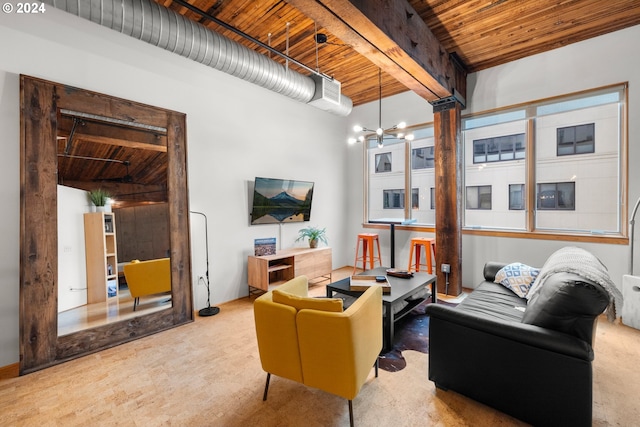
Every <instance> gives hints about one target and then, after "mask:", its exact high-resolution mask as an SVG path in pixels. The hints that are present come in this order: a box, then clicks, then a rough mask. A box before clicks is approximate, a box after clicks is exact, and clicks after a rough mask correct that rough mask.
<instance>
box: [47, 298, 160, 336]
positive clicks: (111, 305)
mask: <svg viewBox="0 0 640 427" xmlns="http://www.w3.org/2000/svg"><path fill="white" fill-rule="evenodd" d="M170 299H171V295H170V294H168V293H167V294H157V295H147V296H144V297H140V303H139V304H138V307H136V311H133V298H132V297H131V294H130V293H129V289H128V288H126V287H125V288H122V289H120V290H119V291H118V296H117V297H112V298H107V300H106V301H104V302H99V303H94V304H85V305H82V306H80V307H76V308H72V309H69V310H65V311H63V312H60V313H58V335H59V336H60V335H67V334H71V333H73V332H77V331H80V330H84V329H89V328H95V327H96V326H101V325H104V324H107V323H112V322H118V321H120V320H127V319H133V318H134V317H137V316H141V315H144V314H149V313H153V312H156V311H159V310H166V309H168V308H171V300H170Z"/></svg>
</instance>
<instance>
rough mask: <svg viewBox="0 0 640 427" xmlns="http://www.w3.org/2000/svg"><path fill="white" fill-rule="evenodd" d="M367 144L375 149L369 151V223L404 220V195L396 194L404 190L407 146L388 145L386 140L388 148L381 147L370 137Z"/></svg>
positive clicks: (399, 144)
mask: <svg viewBox="0 0 640 427" xmlns="http://www.w3.org/2000/svg"><path fill="white" fill-rule="evenodd" d="M372 141H373V142H372ZM367 144H368V146H369V147H373V148H369V149H368V150H367V173H368V176H369V183H368V184H369V185H368V194H367V202H368V206H367V213H368V218H367V220H369V221H376V220H377V221H384V220H388V219H394V220H395V219H400V220H403V219H405V214H404V197H403V196H404V193H402V195H398V194H396V193H395V191H396V190H402V191H404V186H405V177H404V174H405V158H406V156H405V150H406V143H397V144H389V145H387V141H386V140H385V145H384V146H383V147H382V148H378V145H377V142H376V141H375V138H370V139H369V141H368V142H367ZM400 200H402V201H401V202H400ZM401 203H402V204H401Z"/></svg>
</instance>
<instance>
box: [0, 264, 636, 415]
mask: <svg viewBox="0 0 640 427" xmlns="http://www.w3.org/2000/svg"><path fill="white" fill-rule="evenodd" d="M347 274H348V273H347ZM339 277H340V276H338V275H335V276H334V280H337V278H339ZM312 293H313V294H323V293H324V287H323V286H317V287H314V288H313V289H312ZM252 305H253V299H249V298H243V299H240V300H236V301H232V302H229V303H225V304H222V305H220V306H219V307H220V309H221V311H220V313H219V314H218V315H216V316H212V317H206V318H205V317H198V318H197V319H196V321H195V322H193V323H190V324H187V325H184V326H180V327H177V328H174V329H171V330H169V331H165V332H162V333H159V334H155V335H152V336H149V337H145V338H142V339H140V340H137V341H134V342H131V343H127V344H123V345H120V346H117V347H114V348H111V349H107V350H104V351H101V352H99V353H96V354H92V355H89V356H85V357H82V358H80V359H76V360H73V361H70V362H67V363H64V364H61V365H57V366H54V367H51V368H48V369H45V370H42V371H39V372H35V373H32V374H29V375H26V376H23V377H19V378H12V379H7V380H0V426H17V427H18V426H20V427H21V426H36V425H37V426H65V427H67V426H89V425H90V426H116V425H117V426H145V427H147V426H225V427H226V426H231V427H234V426H238V427H240V426H274V427H275V426H346V425H348V424H349V421H348V408H347V403H346V401H345V400H343V399H341V398H339V397H336V396H333V395H330V394H328V393H324V392H322V391H319V390H315V389H311V388H308V387H305V386H303V385H300V384H297V383H294V382H292V381H289V380H285V379H282V378H277V377H274V378H272V380H271V386H270V389H269V398H268V400H267V401H266V402H263V401H262V393H263V390H264V382H265V379H266V374H265V373H264V372H263V371H262V369H261V367H260V360H259V357H258V350H257V345H256V338H255V329H254V324H253V310H252ZM595 342H596V345H595V354H596V358H595V361H594V411H593V425H594V426H597V427H604V426H632V425H638V420H640V405H638V404H637V396H639V395H640V372H639V370H638V369H637V366H638V363H637V362H638V356H639V355H640V331H637V330H635V329H632V328H629V327H627V326H624V325H613V324H610V323H608V322H607V321H606V319H604V318H601V319H600V321H599V324H598V328H597V331H596V340H595ZM404 356H405V358H406V359H407V367H406V368H405V369H403V370H401V371H398V372H393V373H390V372H386V371H380V376H379V377H378V378H374V376H373V372H371V374H370V376H369V379H368V380H367V382H366V383H365V385H364V386H363V388H362V390H361V392H360V394H359V395H358V396H357V397H356V399H355V400H354V403H353V407H354V414H355V422H356V425H358V426H380V425H393V426H394V427H399V426H417V425H420V426H519V425H524V424H522V423H520V422H518V421H517V420H515V419H513V418H511V417H508V416H506V415H504V414H502V413H500V412H497V411H495V410H493V409H491V408H488V407H486V406H484V405H481V404H479V403H477V402H474V401H472V400H470V399H467V398H465V397H463V396H460V395H458V394H456V393H454V392H443V391H441V390H436V389H435V387H434V385H433V383H432V382H430V381H428V379H427V372H428V358H427V355H426V354H422V353H418V352H415V351H405V352H404ZM468 362H469V363H473V355H469V360H468ZM327 368H328V369H330V363H328V367H327ZM479 368H481V367H479ZM525 368H526V367H523V369H525ZM514 375H516V376H517V373H514ZM549 393H550V395H549V398H561V396H554V395H553V390H549Z"/></svg>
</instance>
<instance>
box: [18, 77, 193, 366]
mask: <svg viewBox="0 0 640 427" xmlns="http://www.w3.org/2000/svg"><path fill="white" fill-rule="evenodd" d="M62 108H64V109H69V110H74V111H81V112H86V113H89V114H96V115H101V116H108V117H113V118H118V119H122V120H126V121H139V122H140V123H145V124H149V125H154V126H160V127H164V128H166V129H167V145H168V146H167V157H168V162H169V164H168V172H167V174H168V177H167V190H168V198H169V226H170V240H171V281H172V290H171V297H172V307H171V308H170V309H167V310H162V311H158V312H156V313H151V314H146V315H142V316H139V317H136V318H133V319H130V320H124V321H119V322H115V323H110V324H107V325H103V326H99V327H95V328H91V329H87V330H83V331H79V332H76V333H73V334H69V335H65V336H58V304H57V299H58V237H57V187H56V186H57V164H58V160H57V147H56V136H57V135H56V133H57V120H58V114H59V111H60V109H62ZM185 132H186V116H185V115H184V114H182V113H177V112H174V111H169V110H164V109H161V108H156V107H151V106H148V105H144V104H139V103H136V102H132V101H127V100H124V99H120V98H115V97H112V96H108V95H103V94H100V93H95V92H91V91H87V90H82V89H78V88H74V87H71V86H66V85H62V84H58V83H53V82H49V81H45V80H41V79H36V78H33V77H29V76H24V75H21V76H20V375H24V374H26V373H29V372H32V371H36V370H39V369H42V368H46V367H48V366H51V365H55V364H57V363H61V362H64V361H67V360H70V359H73V358H76V357H80V356H83V355H86V354H89V353H93V352H96V351H98V350H101V349H105V348H109V347H113V346H115V345H118V344H122V343H125V342H127V341H132V340H135V339H138V338H141V337H143V336H146V335H150V334H153V333H156V332H159V331H162V330H165V329H169V328H172V327H174V326H177V325H180V324H184V323H188V322H192V321H193V297H192V286H191V259H190V256H191V254H190V239H189V201H188V197H187V194H188V191H187V167H186V165H187V159H186V157H187V156H186V135H185Z"/></svg>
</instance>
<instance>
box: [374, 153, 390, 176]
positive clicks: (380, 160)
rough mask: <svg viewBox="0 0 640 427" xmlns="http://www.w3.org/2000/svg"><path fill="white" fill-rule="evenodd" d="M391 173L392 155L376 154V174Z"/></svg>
mask: <svg viewBox="0 0 640 427" xmlns="http://www.w3.org/2000/svg"><path fill="white" fill-rule="evenodd" d="M381 172H391V153H380V154H376V173H381Z"/></svg>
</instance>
